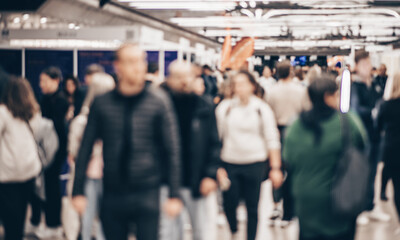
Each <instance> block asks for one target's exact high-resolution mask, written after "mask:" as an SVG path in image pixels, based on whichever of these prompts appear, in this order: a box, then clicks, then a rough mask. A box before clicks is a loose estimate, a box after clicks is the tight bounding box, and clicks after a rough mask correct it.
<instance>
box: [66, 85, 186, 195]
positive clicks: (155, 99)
mask: <svg viewBox="0 0 400 240" xmlns="http://www.w3.org/2000/svg"><path fill="white" fill-rule="evenodd" d="M139 95H140V98H135V99H129V98H127V97H124V96H123V95H121V94H120V93H119V92H118V91H117V90H114V91H112V92H109V93H106V94H105V95H103V96H100V97H97V98H96V99H95V100H94V102H93V104H92V106H91V109H90V114H89V118H88V123H87V126H86V129H85V132H84V136H83V140H82V145H81V148H80V150H79V153H78V157H77V160H76V172H75V184H74V189H73V195H83V192H84V182H85V179H86V169H87V166H88V163H89V160H90V156H91V153H92V147H93V144H94V143H95V141H96V140H97V139H100V140H102V141H103V158H104V179H103V186H104V194H109V193H112V194H120V193H132V192H135V191H142V190H147V189H150V188H158V187H159V186H160V184H161V180H162V166H163V165H164V164H163V163H162V161H166V162H168V166H169V168H168V169H166V171H167V173H168V184H169V187H170V196H171V197H177V196H178V190H179V187H180V186H179V184H180V159H179V157H180V156H179V155H180V149H179V136H178V128H177V123H176V118H175V115H174V110H173V107H172V104H171V102H170V99H169V98H168V96H167V95H166V94H165V93H164V92H163V91H162V90H159V89H155V88H148V87H147V88H145V89H144V90H143V92H142V93H140V94H139ZM139 95H138V96H139ZM131 100H133V101H134V102H128V103H132V104H133V105H134V106H132V107H133V109H131V110H130V114H129V115H127V110H126V109H127V106H129V105H127V101H131ZM127 116H130V117H127ZM127 120H128V125H129V121H130V126H128V127H129V128H128V129H129V132H126V131H125V130H126V129H127V128H126V126H127V124H126V123H127ZM127 136H128V139H129V142H128V144H129V145H128V146H127V142H126V139H127ZM127 147H128V148H127ZM127 150H128V152H129V154H126V151H127ZM162 153H163V154H165V155H164V156H162V155H161V154H162ZM122 163H123V164H125V165H124V168H121V166H122V165H121V164H122ZM123 173H126V174H127V176H126V177H127V178H122V177H121V176H122V175H125V174H123Z"/></svg>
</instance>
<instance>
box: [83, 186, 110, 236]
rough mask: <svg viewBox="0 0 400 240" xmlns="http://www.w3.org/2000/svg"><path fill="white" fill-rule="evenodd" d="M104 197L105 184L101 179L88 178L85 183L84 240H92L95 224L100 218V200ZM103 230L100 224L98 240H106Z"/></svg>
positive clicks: (97, 233) (97, 232) (97, 234)
mask: <svg viewBox="0 0 400 240" xmlns="http://www.w3.org/2000/svg"><path fill="white" fill-rule="evenodd" d="M102 195H103V183H102V180H101V179H90V178H88V179H87V180H86V183H85V196H86V199H87V208H86V211H85V213H84V214H83V216H82V240H91V239H92V231H93V223H94V220H95V218H96V217H98V216H99V209H100V200H101V197H102ZM104 239H105V237H104V234H103V228H102V227H101V223H99V225H98V227H97V231H96V240H104Z"/></svg>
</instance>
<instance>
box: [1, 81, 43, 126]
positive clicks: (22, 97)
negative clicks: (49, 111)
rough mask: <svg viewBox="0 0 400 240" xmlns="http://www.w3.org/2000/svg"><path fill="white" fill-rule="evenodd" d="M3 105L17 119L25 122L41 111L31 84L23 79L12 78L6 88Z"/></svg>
mask: <svg viewBox="0 0 400 240" xmlns="http://www.w3.org/2000/svg"><path fill="white" fill-rule="evenodd" d="M2 103H3V104H4V105H5V106H6V107H7V108H8V110H10V112H11V113H12V115H13V116H14V117H15V118H19V119H22V120H24V121H29V120H31V119H32V117H33V116H34V115H35V114H36V113H37V112H39V110H40V109H39V104H38V103H37V101H36V98H35V95H34V93H33V90H32V87H31V85H30V83H29V82H28V80H26V79H23V78H17V77H11V78H10V80H9V81H8V82H7V84H6V87H5V91H4V96H3V99H2Z"/></svg>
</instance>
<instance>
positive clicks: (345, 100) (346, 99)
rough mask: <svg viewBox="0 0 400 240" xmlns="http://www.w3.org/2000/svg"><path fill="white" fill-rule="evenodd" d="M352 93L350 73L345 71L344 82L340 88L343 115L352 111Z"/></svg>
mask: <svg viewBox="0 0 400 240" xmlns="http://www.w3.org/2000/svg"><path fill="white" fill-rule="evenodd" d="M350 93H351V79H350V71H349V70H348V69H346V70H344V71H343V75H342V82H341V86H340V110H341V111H342V113H347V112H348V111H349V109H350Z"/></svg>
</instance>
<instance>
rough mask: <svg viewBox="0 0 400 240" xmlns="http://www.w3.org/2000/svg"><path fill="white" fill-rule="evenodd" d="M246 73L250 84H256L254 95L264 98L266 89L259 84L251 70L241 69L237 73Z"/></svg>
mask: <svg viewBox="0 0 400 240" xmlns="http://www.w3.org/2000/svg"><path fill="white" fill-rule="evenodd" d="M241 74H242V75H245V76H246V78H247V79H248V80H249V82H250V84H251V85H253V86H254V95H256V96H257V97H260V98H263V97H264V89H263V88H262V87H261V86H260V84H258V82H257V81H256V78H255V77H254V76H253V74H251V73H250V72H249V71H245V70H241V71H239V72H238V73H237V74H236V76H237V75H241Z"/></svg>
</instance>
